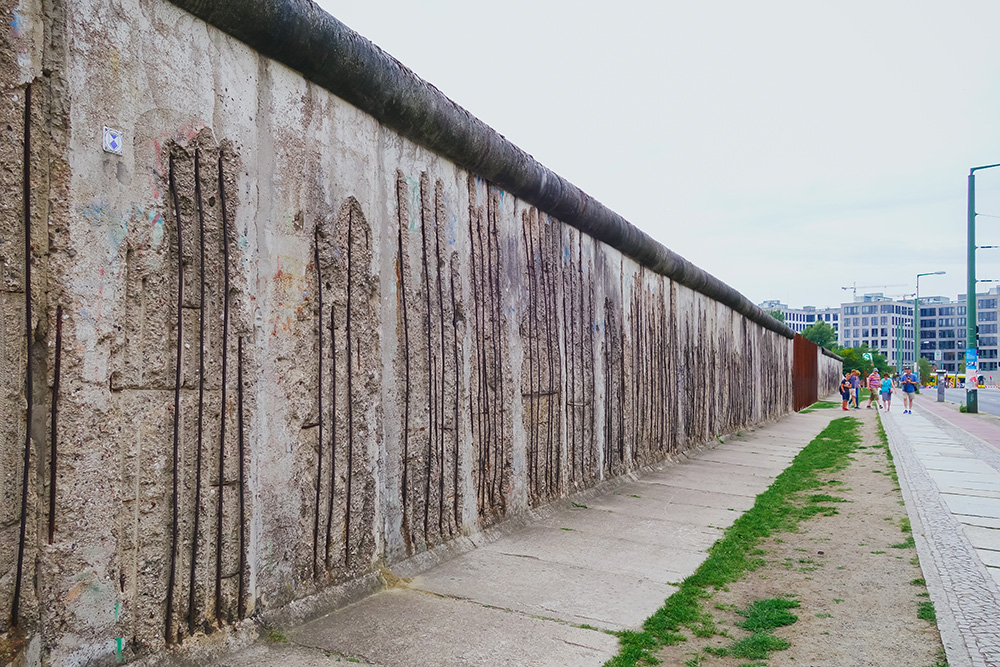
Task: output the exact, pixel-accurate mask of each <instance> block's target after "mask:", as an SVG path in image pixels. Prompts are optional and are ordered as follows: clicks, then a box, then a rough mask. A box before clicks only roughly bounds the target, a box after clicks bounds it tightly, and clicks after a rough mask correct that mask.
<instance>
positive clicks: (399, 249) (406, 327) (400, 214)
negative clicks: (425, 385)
mask: <svg viewBox="0 0 1000 667" xmlns="http://www.w3.org/2000/svg"><path fill="white" fill-rule="evenodd" d="M404 183H405V182H404V181H403V175H402V173H401V172H397V174H396V216H397V223H398V230H397V231H398V235H397V237H396V243H397V246H396V258H397V262H398V264H397V266H396V272H397V273H396V281H397V289H398V290H399V298H400V301H401V308H402V311H403V373H404V376H403V377H404V383H405V384H404V387H403V479H402V483H401V489H400V495H401V498H400V500H401V506H402V512H403V539H404V540H405V541H406V553H407V554H410V553H411V552H412V550H413V542H412V536H411V534H410V489H409V481H410V480H409V471H410V323H409V316H408V313H407V309H406V261H405V259H404V255H403V226H404V224H405V218H406V216H405V215H404V211H403V197H402V192H403V187H404Z"/></svg>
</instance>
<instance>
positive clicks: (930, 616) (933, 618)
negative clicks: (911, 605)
mask: <svg viewBox="0 0 1000 667" xmlns="http://www.w3.org/2000/svg"><path fill="white" fill-rule="evenodd" d="M917 618H922V619H924V620H925V621H927V622H928V623H930V624H932V625H937V613H936V612H935V611H934V603H933V602H931V601H930V600H925V601H924V602H921V603H920V604H918V605H917Z"/></svg>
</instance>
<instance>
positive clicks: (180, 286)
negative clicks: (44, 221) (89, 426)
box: [164, 154, 184, 644]
mask: <svg viewBox="0 0 1000 667" xmlns="http://www.w3.org/2000/svg"><path fill="white" fill-rule="evenodd" d="M169 181H170V196H171V198H172V199H173V205H174V216H175V219H176V225H177V355H176V357H177V359H176V365H175V369H174V438H173V494H172V496H171V513H172V517H171V527H170V534H171V538H170V576H169V578H168V580H167V609H166V628H165V632H164V634H165V640H166V642H167V644H172V643H173V642H174V637H173V632H174V583H175V581H176V578H177V530H178V520H177V505H178V501H177V495H178V479H177V478H178V474H179V472H178V467H179V463H180V410H181V358H182V351H183V349H184V345H183V342H184V314H183V312H182V309H183V307H184V244H183V236H182V229H181V209H180V200H179V199H178V197H177V181H176V179H175V177H174V156H173V155H172V154H171V155H170V163H169Z"/></svg>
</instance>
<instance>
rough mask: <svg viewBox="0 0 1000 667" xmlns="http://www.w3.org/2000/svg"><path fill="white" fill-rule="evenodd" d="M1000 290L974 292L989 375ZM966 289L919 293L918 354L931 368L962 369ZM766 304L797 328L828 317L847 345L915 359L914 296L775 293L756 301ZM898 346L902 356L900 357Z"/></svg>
mask: <svg viewBox="0 0 1000 667" xmlns="http://www.w3.org/2000/svg"><path fill="white" fill-rule="evenodd" d="M998 292H1000V290H998V288H996V287H993V288H990V289H989V290H988V291H986V292H983V293H979V294H977V295H976V301H977V302H976V321H977V324H978V325H979V374H980V375H982V376H984V378H986V379H987V380H989V381H991V382H992V381H993V379H994V376H996V378H998V379H1000V371H998V362H1000V360H998V351H1000V346H998V340H997V339H998V333H997V325H998V324H1000V322H998V319H1000V308H998V302H1000V294H998ZM965 296H966V295H964V294H959V295H958V296H957V298H955V299H950V298H948V297H943V296H927V297H921V298H920V313H919V314H918V317H919V318H920V356H921V357H923V358H925V359H927V360H928V361H929V362H930V363H931V366H932V368H935V369H936V370H944V371H947V372H949V373H958V372H959V369H960V367H961V365H962V364H964V362H965V347H966V343H965V339H966V317H965V316H966V308H967V306H966V299H965ZM758 305H759V306H760V307H761V308H763V309H764V310H777V311H780V312H781V313H782V314H783V315H784V316H785V324H787V325H788V326H789V328H791V329H792V330H793V331H795V332H796V333H801V332H802V331H803V330H804V329H805V328H806V327H808V326H810V325H812V324H815V323H816V322H819V321H822V322H826V323H827V324H829V325H830V326H832V327H833V329H834V331H836V332H837V343H838V344H839V345H841V346H843V347H860V346H861V345H863V344H867V345H868V347H869V348H870V349H872V350H877V351H878V352H880V353H881V354H883V355H885V358H886V360H887V361H888V362H889V364H890V365H892V366H896V367H897V368H899V367H900V366H903V367H905V366H911V367H912V366H913V365H914V345H913V343H914V340H913V300H912V299H898V298H890V297H886V296H885V295H884V294H883V293H881V292H872V293H868V294H862V295H858V296H856V297H855V298H854V300H853V301H846V302H843V303H841V304H840V306H839V307H831V308H817V307H816V306H803V307H802V308H789V307H788V306H787V305H786V304H784V303H782V302H781V301H779V300H777V299H769V300H766V301H763V302H762V303H760V304H758ZM897 347H898V349H899V355H898V356H899V359H897Z"/></svg>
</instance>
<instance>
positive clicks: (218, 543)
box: [199, 152, 243, 622]
mask: <svg viewBox="0 0 1000 667" xmlns="http://www.w3.org/2000/svg"><path fill="white" fill-rule="evenodd" d="M224 177H225V173H224V170H223V165H222V154H221V152H220V154H219V206H220V207H221V211H222V388H221V392H220V393H221V397H220V399H221V404H220V408H219V511H218V515H217V518H216V524H215V620H216V622H218V621H219V616H220V611H221V609H222V517H223V511H222V510H223V506H222V496H223V492H224V491H225V488H226V477H225V473H226V399H227V397H228V392H227V384H228V379H229V375H228V373H229V224H228V223H229V216H228V213H227V212H226V195H225V190H224V188H223V187H222V182H223V178H224ZM199 201H200V200H199ZM241 479H242V477H241ZM239 576H240V578H241V580H242V577H243V572H242V570H241V571H240V575H239Z"/></svg>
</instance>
